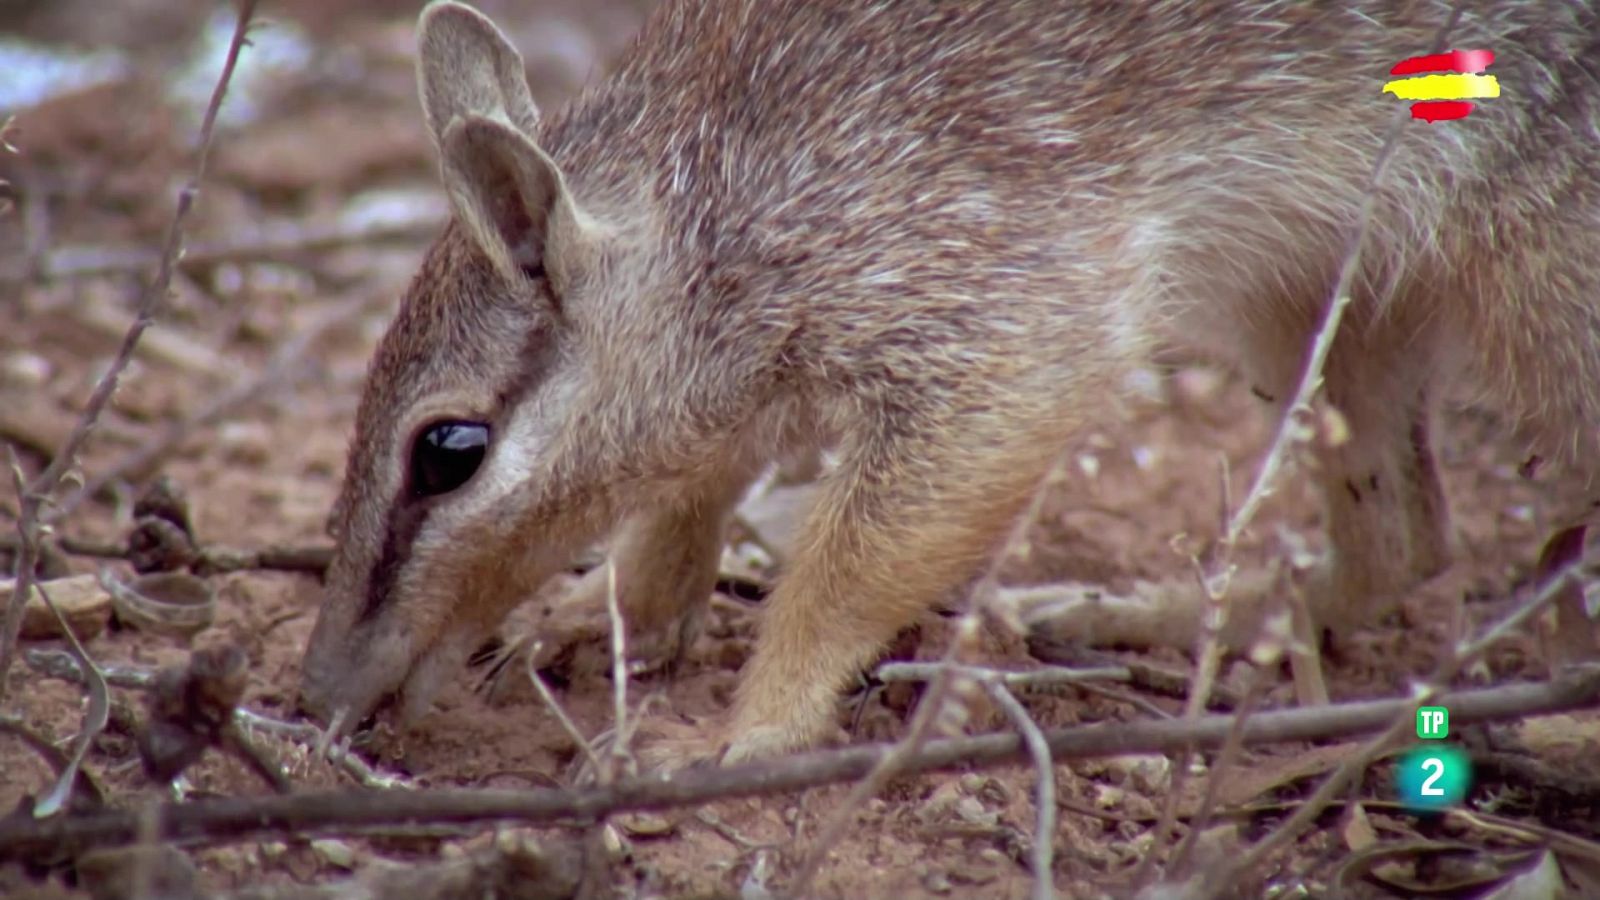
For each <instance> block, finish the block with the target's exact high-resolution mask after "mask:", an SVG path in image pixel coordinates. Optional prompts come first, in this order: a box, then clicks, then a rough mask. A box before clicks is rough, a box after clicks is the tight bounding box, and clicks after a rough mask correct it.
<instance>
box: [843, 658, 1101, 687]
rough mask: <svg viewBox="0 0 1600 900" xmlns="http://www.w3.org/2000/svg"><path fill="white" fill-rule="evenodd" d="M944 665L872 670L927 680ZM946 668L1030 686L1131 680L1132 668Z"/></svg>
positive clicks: (893, 677)
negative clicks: (1014, 669) (1019, 670)
mask: <svg viewBox="0 0 1600 900" xmlns="http://www.w3.org/2000/svg"><path fill="white" fill-rule="evenodd" d="M944 668H946V666H945V665H944V664H942V663H919V662H886V663H883V664H882V665H880V666H878V668H877V669H876V670H874V672H873V675H874V676H875V677H876V678H877V679H878V680H879V681H931V680H932V679H934V678H936V677H938V674H939V672H940V671H941V670H942V669H944ZM950 668H954V669H955V670H956V671H958V672H960V673H961V674H963V675H967V676H970V677H972V678H975V679H978V680H980V681H984V682H989V681H993V682H995V683H997V684H1002V685H1005V686H1006V687H1008V688H1031V687H1039V686H1041V685H1051V684H1080V683H1082V682H1085V681H1123V682H1130V681H1132V680H1133V671H1132V670H1131V669H1129V668H1128V667H1127V666H1101V667H1098V668H1093V669H1073V668H1069V667H1067V666H1042V667H1040V668H1037V669H1027V670H1025V671H1021V672H1007V671H1004V670H1001V669H990V668H985V667H983V666H963V665H955V664H952V665H951V666H950Z"/></svg>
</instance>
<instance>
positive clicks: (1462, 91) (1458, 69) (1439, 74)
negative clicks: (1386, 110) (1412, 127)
mask: <svg viewBox="0 0 1600 900" xmlns="http://www.w3.org/2000/svg"><path fill="white" fill-rule="evenodd" d="M1493 63H1494V53H1493V52H1492V51H1489V50H1451V51H1449V52H1448V53H1434V54H1431V55H1428V56H1413V57H1411V58H1410V59H1402V60H1401V61H1400V62H1398V63H1396V64H1395V67H1394V68H1392V69H1390V70H1389V74H1390V75H1410V76H1415V77H1411V78H1395V79H1392V80H1390V81H1389V82H1387V83H1385V84H1384V86H1383V92H1384V93H1385V94H1393V95H1395V96H1396V97H1398V98H1399V99H1401V100H1413V101H1416V102H1414V103H1412V104H1411V118H1413V119H1423V120H1426V121H1428V122H1442V121H1445V120H1447V119H1465V118H1466V117H1467V116H1469V115H1471V114H1472V108H1473V103H1472V101H1473V100H1480V99H1484V98H1487V97H1498V96H1500V81H1499V80H1498V79H1496V78H1495V77H1494V76H1493V75H1484V74H1483V70H1484V69H1487V68H1489V66H1490V65H1492V64H1493Z"/></svg>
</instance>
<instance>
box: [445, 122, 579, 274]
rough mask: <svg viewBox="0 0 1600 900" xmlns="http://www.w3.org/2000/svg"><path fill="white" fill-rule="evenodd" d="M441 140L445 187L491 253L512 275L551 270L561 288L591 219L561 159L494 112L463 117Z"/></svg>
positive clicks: (460, 214)
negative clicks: (574, 197)
mask: <svg viewBox="0 0 1600 900" xmlns="http://www.w3.org/2000/svg"><path fill="white" fill-rule="evenodd" d="M440 143H441V147H440V150H441V154H442V156H443V164H442V166H441V171H442V172H443V175H444V184H445V189H446V190H447V191H448V192H449V194H450V200H451V203H452V205H453V206H454V207H455V211H456V217H457V218H458V219H460V220H461V223H462V224H463V225H465V226H466V228H467V230H468V232H469V233H470V234H471V235H472V238H473V240H474V241H475V242H476V243H477V244H478V247H479V248H480V249H481V250H482V251H483V253H484V255H485V256H487V257H488V258H489V260H490V261H491V262H493V263H494V266H495V268H496V269H497V270H498V271H499V272H500V274H501V276H502V277H504V278H506V279H508V280H510V281H513V282H515V281H516V280H517V279H519V278H534V277H538V276H539V275H540V274H548V276H549V278H550V280H551V284H552V285H553V286H555V287H556V289H557V291H558V292H559V291H560V289H561V288H562V287H563V285H564V284H565V283H568V279H569V278H570V277H571V276H572V275H573V274H574V266H576V265H577V264H578V262H579V260H581V259H582V257H583V253H584V248H585V246H586V241H587V239H588V231H589V226H588V220H587V218H586V217H585V216H584V215H583V212H582V211H581V210H580V209H579V208H578V207H577V205H576V204H575V203H574V202H573V200H572V197H571V195H570V194H568V192H567V187H566V181H565V179H563V178H562V177H561V170H560V169H559V168H557V167H556V163H555V160H553V159H551V158H550V156H549V155H548V154H546V153H545V152H544V151H543V150H541V149H539V146H538V145H537V144H535V143H534V142H533V140H532V139H530V138H529V137H528V136H527V135H526V134H523V133H522V132H521V131H519V130H517V129H516V128H514V127H512V126H511V125H510V124H508V123H506V122H505V121H503V120H501V119H498V118H489V117H487V116H480V115H469V116H467V117H465V118H458V119H456V120H455V121H454V122H453V123H451V125H450V126H449V127H448V128H446V129H445V132H444V135H443V136H442V137H441V139H440Z"/></svg>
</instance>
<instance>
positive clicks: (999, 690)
mask: <svg viewBox="0 0 1600 900" xmlns="http://www.w3.org/2000/svg"><path fill="white" fill-rule="evenodd" d="M984 687H985V688H986V689H987V690H988V692H989V696H990V698H992V699H993V700H994V702H995V705H997V706H999V707H1000V711H1001V712H1003V713H1005V714H1006V718H1008V719H1010V720H1011V724H1012V726H1013V727H1015V728H1016V729H1017V733H1018V734H1020V735H1021V736H1022V741H1023V744H1025V745H1026V746H1027V748H1028V755H1029V756H1030V757H1032V758H1033V768H1034V771H1035V772H1036V773H1037V776H1038V779H1039V788H1038V791H1037V792H1036V793H1035V795H1034V798H1033V803H1034V812H1035V816H1036V824H1035V826H1034V834H1033V898H1034V900H1053V898H1054V897H1055V895H1056V890H1055V875H1054V874H1053V872H1054V869H1055V837H1056V773H1055V762H1054V760H1052V759H1051V758H1050V744H1049V742H1047V741H1046V740H1045V737H1044V732H1043V731H1042V730H1041V729H1040V728H1039V723H1037V722H1035V721H1033V717H1032V716H1030V715H1028V711H1027V710H1026V709H1024V708H1023V706H1022V703H1021V702H1019V701H1018V700H1017V698H1016V696H1015V695H1013V694H1012V693H1011V691H1009V690H1007V689H1006V686H1005V685H1004V684H1001V683H1000V682H998V681H990V682H988V683H987V684H986V685H984Z"/></svg>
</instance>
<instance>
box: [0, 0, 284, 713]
mask: <svg viewBox="0 0 1600 900" xmlns="http://www.w3.org/2000/svg"><path fill="white" fill-rule="evenodd" d="M255 7H256V0H241V2H240V4H239V18H238V21H237V22H236V23H235V25H234V29H233V39H232V41H231V42H230V43H229V44H228V56H227V59H226V61H225V62H224V63H223V65H222V73H221V75H219V76H218V77H217V85H216V88H215V89H213V90H212V92H211V102H210V103H209V104H208V105H207V106H206V114H205V119H204V121H203V122H202V123H201V125H200V148H199V155H198V158H197V159H196V161H195V167H194V174H193V176H192V177H191V178H190V179H189V182H188V184H186V185H184V186H183V188H182V190H180V191H179V192H178V205H177V208H176V209H175V210H174V211H173V214H172V222H171V224H170V225H169V226H168V228H167V237H166V242H165V244H164V245H163V247H162V251H161V264H160V266H159V267H158V268H157V271H156V277H155V279H154V280H153V281H151V283H150V285H149V287H148V288H147V289H146V290H145V291H144V293H143V294H141V295H140V297H139V303H138V307H137V310H136V313H135V315H134V319H133V322H132V324H130V325H129V326H128V331H127V333H126V334H124V335H123V337H122V344H121V345H120V346H119V347H118V348H117V353H116V356H114V357H113V358H112V361H111V366H110V367H109V368H108V369H106V372H105V374H104V375H102V376H100V380H99V382H97V383H96V384H95V388H94V391H93V392H92V393H91V394H90V395H89V402H88V404H87V405H86V406H85V407H84V410H83V413H82V415H81V416H80V417H79V419H78V424H77V425H76V426H75V427H74V428H73V429H72V433H71V434H70V435H68V437H67V442H66V444H65V446H63V447H62V448H61V451H60V452H59V453H57V454H55V456H53V457H52V458H51V460H50V462H49V464H48V465H46V466H45V469H44V471H43V472H41V473H39V476H38V477H37V478H35V479H34V480H33V481H32V482H30V483H29V485H28V489H27V490H26V491H24V492H23V493H22V496H20V497H19V498H18V502H19V505H20V515H19V516H18V517H17V536H18V537H19V538H20V540H21V551H20V552H19V553H18V554H17V572H16V586H15V588H14V589H13V591H12V594H11V603H10V605H9V606H8V607H7V609H6V616H5V623H4V627H3V630H0V701H3V700H4V699H5V691H6V684H7V681H8V679H7V677H6V676H7V674H8V673H9V672H10V671H11V662H12V658H13V657H14V656H15V655H16V649H17V634H18V632H19V631H20V630H21V628H22V615H23V609H24V607H25V605H26V603H27V598H28V595H29V593H30V591H31V589H32V586H33V567H34V564H35V562H36V560H37V558H38V540H39V535H40V530H41V528H43V527H45V526H46V524H47V520H48V519H49V518H50V517H49V516H47V515H46V514H45V513H46V510H45V506H46V505H47V503H48V502H49V498H50V497H51V496H53V495H54V493H55V490H56V488H57V486H58V485H59V484H60V483H61V479H62V477H63V476H65V475H66V473H67V471H68V470H69V469H71V468H72V467H73V466H74V465H76V464H77V459H78V452H79V450H81V449H82V447H83V444H84V441H86V440H88V437H89V433H90V432H91V431H92V430H93V429H94V426H95V423H96V422H98V421H99V419H100V415H101V413H102V412H104V411H105V408H106V406H107V405H108V404H109V403H110V402H111V397H112V395H113V394H115V393H116V390H117V383H118V382H119V381H120V380H121V377H122V372H123V370H124V369H126V368H127V366H128V362H129V361H130V360H131V359H132V358H133V350H134V348H135V347H136V346H137V345H138V343H139V338H140V337H141V336H142V335H143V334H144V332H145V329H146V328H148V327H149V326H150V323H151V322H152V321H153V320H154V316H155V310H156V306H157V305H158V304H160V303H161V302H162V301H164V300H165V299H166V297H167V294H168V292H169V291H170V290H171V288H172V273H173V270H174V269H175V268H176V267H177V262H178V255H179V253H180V252H181V251H182V247H183V235H184V225H185V223H186V222H187V220H188V218H189V213H190V211H191V210H192V209H193V208H194V205H195V200H196V198H197V197H198V196H199V194H200V184H201V183H202V182H203V181H204V180H205V174H206V164H207V163H208V162H209V161H210V159H211V143H212V138H213V135H214V133H215V130H216V124H217V112H218V110H220V109H221V108H222V98H223V97H224V96H226V94H227V91H228V83H229V82H230V81H231V80H232V78H233V70H234V67H235V66H236V65H237V64H238V62H239V53H240V52H241V51H242V50H243V49H244V45H245V36H246V33H247V31H248V30H249V27H250V20H251V17H252V16H253V15H254V14H255Z"/></svg>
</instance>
